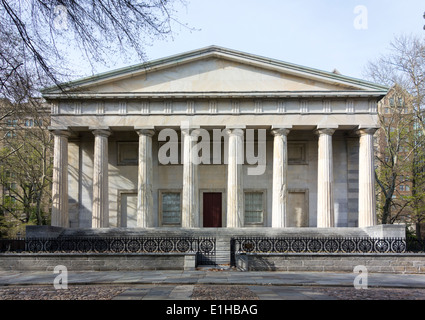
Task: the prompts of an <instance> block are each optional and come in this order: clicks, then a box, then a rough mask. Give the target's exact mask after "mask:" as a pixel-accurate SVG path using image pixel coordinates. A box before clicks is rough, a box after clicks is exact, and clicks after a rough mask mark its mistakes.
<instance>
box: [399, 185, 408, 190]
mask: <svg viewBox="0 0 425 320" xmlns="http://www.w3.org/2000/svg"><path fill="white" fill-rule="evenodd" d="M400 191H410V186H408V185H404V184H401V185H400Z"/></svg>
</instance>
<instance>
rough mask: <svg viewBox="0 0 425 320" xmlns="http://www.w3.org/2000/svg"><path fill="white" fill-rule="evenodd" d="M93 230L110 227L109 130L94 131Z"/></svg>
mask: <svg viewBox="0 0 425 320" xmlns="http://www.w3.org/2000/svg"><path fill="white" fill-rule="evenodd" d="M93 134H94V160H93V211H92V228H106V227H108V226H109V197H108V192H109V184H108V162H109V161H108V137H109V136H110V134H111V132H110V131H109V130H94V131H93Z"/></svg>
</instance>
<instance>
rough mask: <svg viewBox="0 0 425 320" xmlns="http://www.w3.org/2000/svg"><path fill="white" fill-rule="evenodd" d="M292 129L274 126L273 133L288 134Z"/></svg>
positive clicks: (275, 134)
mask: <svg viewBox="0 0 425 320" xmlns="http://www.w3.org/2000/svg"><path fill="white" fill-rule="evenodd" d="M290 131H291V130H290V129H288V128H272V130H271V133H272V135H274V136H287V135H288V134H289V132H290Z"/></svg>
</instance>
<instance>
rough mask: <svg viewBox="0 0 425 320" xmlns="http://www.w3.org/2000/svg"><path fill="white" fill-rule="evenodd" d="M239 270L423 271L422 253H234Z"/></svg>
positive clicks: (423, 259) (417, 272)
mask: <svg viewBox="0 0 425 320" xmlns="http://www.w3.org/2000/svg"><path fill="white" fill-rule="evenodd" d="M236 265H237V267H238V268H239V269H240V270H242V271H294V272H302V271H310V272H353V270H354V267H355V266H358V265H362V266H365V267H366V269H367V271H368V272H372V273H411V274H425V254H409V253H401V254H397V253H390V254H383V253H376V254H375V253H363V254H362V253H359V254H345V253H344V254H321V253H316V254H305V253H302V254H297V253H292V254H273V253H268V254H267V253H265V254H258V253H251V254H250V253H247V254H237V255H236Z"/></svg>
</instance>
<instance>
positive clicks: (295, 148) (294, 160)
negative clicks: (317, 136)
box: [288, 141, 308, 164]
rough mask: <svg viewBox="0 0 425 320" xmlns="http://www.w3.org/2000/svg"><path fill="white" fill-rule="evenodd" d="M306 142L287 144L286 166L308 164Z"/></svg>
mask: <svg viewBox="0 0 425 320" xmlns="http://www.w3.org/2000/svg"><path fill="white" fill-rule="evenodd" d="M307 159H308V157H307V142H296V141H290V142H288V164H308V160H307Z"/></svg>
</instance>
